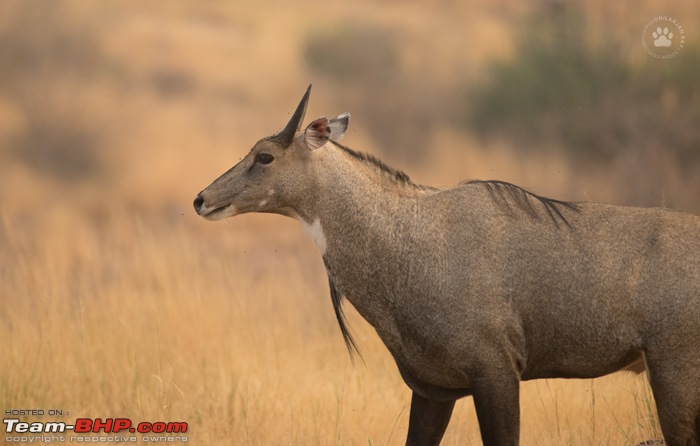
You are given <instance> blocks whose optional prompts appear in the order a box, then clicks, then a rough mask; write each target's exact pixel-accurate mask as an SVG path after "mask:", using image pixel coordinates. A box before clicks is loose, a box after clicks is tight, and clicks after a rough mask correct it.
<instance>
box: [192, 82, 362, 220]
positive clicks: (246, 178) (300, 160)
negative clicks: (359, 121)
mask: <svg viewBox="0 0 700 446" xmlns="http://www.w3.org/2000/svg"><path fill="white" fill-rule="evenodd" d="M310 93H311V86H310V85H309V88H308V89H307V90H306V93H305V94H304V96H303V97H302V98H301V102H299V105H298V106H297V109H296V110H295V111H294V114H293V115H292V117H291V119H290V120H289V122H288V123H287V125H286V126H285V127H284V128H283V129H282V130H281V131H280V132H278V133H277V134H275V135H272V136H269V137H267V138H263V139H261V140H260V141H258V142H257V143H256V144H255V145H254V146H253V148H252V149H251V150H250V153H248V155H246V157H245V158H243V159H242V160H241V161H240V162H239V163H238V164H236V165H235V166H233V167H232V168H231V169H229V170H228V171H227V172H226V173H224V174H223V175H221V176H220V177H219V178H217V179H216V180H215V181H214V182H213V183H212V184H210V185H209V186H208V187H207V188H206V189H204V190H203V191H202V192H200V193H199V195H197V197H196V198H195V199H194V209H195V210H196V211H197V213H198V214H199V215H201V216H202V217H205V218H207V219H209V220H221V219H223V218H227V217H232V216H234V215H238V214H243V213H246V212H270V213H279V214H284V215H289V216H295V215H294V214H295V210H294V206H293V205H294V203H298V202H299V200H301V199H303V198H304V197H307V196H308V195H309V193H310V191H311V190H312V189H313V187H314V171H315V169H314V167H313V164H314V163H315V162H316V161H317V158H319V156H320V155H319V154H318V153H317V152H320V151H318V150H317V149H319V148H321V147H323V146H324V145H325V144H326V143H327V142H328V140H329V139H333V140H335V141H338V140H340V138H342V136H343V134H344V133H345V130H346V129H347V127H348V123H349V121H350V115H349V114H348V113H343V114H341V115H340V116H338V117H336V118H333V119H327V118H326V117H321V118H319V119H316V120H315V121H313V122H312V123H311V124H309V126H308V127H307V128H306V130H304V132H303V133H300V130H301V126H302V124H303V120H304V115H305V114H306V106H307V104H308V102H309V94H310Z"/></svg>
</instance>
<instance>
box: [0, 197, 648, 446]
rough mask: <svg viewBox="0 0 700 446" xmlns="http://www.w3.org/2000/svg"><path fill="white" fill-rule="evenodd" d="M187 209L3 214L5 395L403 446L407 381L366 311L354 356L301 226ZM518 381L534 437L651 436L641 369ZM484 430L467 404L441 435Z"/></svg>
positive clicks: (243, 439)
mask: <svg viewBox="0 0 700 446" xmlns="http://www.w3.org/2000/svg"><path fill="white" fill-rule="evenodd" d="M192 219H193V217H192V218H191V217H189V216H186V217H180V218H175V219H174V221H168V222H164V221H153V220H147V219H143V218H139V217H135V216H133V215H128V216H127V215H123V214H120V213H116V214H113V215H108V216H106V217H105V219H104V221H102V222H99V223H98V224H94V223H89V222H87V221H86V220H85V219H84V218H83V217H82V216H80V215H75V214H74V213H73V212H70V211H67V210H61V209H58V210H55V211H51V212H48V213H47V215H45V216H44V217H43V218H42V219H41V220H21V219H15V218H13V217H11V216H9V215H7V214H4V215H3V216H2V223H1V225H0V246H2V247H3V249H2V255H1V257H0V266H1V267H2V282H1V285H0V293H1V294H2V296H3V299H2V301H1V303H0V345H3V348H2V350H0V363H2V364H4V365H9V366H5V367H3V368H2V371H0V401H1V402H2V408H3V409H6V408H44V409H51V408H58V409H63V410H64V411H69V412H70V414H71V416H70V417H68V420H70V419H72V417H73V416H81V417H82V416H87V417H90V416H92V417H103V418H104V417H110V416H112V417H113V416H126V417H130V418H132V419H133V420H135V421H136V420H151V421H156V420H166V421H174V420H184V421H187V422H188V423H189V424H190V430H189V434H190V438H191V440H192V441H194V442H195V443H196V444H252V445H269V444H304V445H306V444H319V445H327V444H400V443H401V442H402V441H403V440H404V438H405V434H406V429H407V422H408V419H407V418H408V404H409V400H410V393H409V391H408V389H407V388H406V387H405V385H404V384H403V383H402V382H401V379H400V377H399V375H398V372H397V370H396V368H395V365H394V364H393V361H392V359H391V357H390V356H389V354H388V353H387V352H386V350H385V349H384V347H383V346H382V345H381V343H380V341H379V340H378V338H377V336H376V334H374V333H373V331H372V329H371V328H370V327H368V326H367V324H366V323H364V322H363V321H362V320H361V319H360V318H359V317H358V316H357V315H356V314H355V313H351V317H350V319H351V324H352V328H353V330H354V331H355V332H356V333H357V337H358V340H359V343H360V346H361V350H362V353H363V355H364V359H365V363H362V362H359V363H358V364H357V365H356V366H354V367H353V366H352V364H351V362H350V360H349V358H348V356H347V353H346V351H345V349H344V346H343V344H342V340H341V337H340V334H339V331H338V329H337V327H336V326H335V321H334V319H333V315H332V310H331V305H330V302H329V298H328V290H327V287H326V284H325V277H324V275H323V274H324V273H323V268H322V264H321V262H320V259H318V258H317V256H318V255H317V253H316V252H315V250H314V248H313V247H312V246H311V244H310V243H309V242H308V241H306V240H304V239H303V236H302V234H301V231H299V228H297V227H296V224H295V223H293V222H291V221H286V220H284V219H282V218H277V219H276V218H273V217H267V218H265V217H242V218H240V219H238V221H233V222H232V223H230V224H220V225H210V224H201V225H200V224H199V223H198V222H196V221H194V222H193V221H192ZM270 220H272V221H270ZM260 225H264V226H267V227H266V228H264V229H263V230H260V229H258V228H259V226H260ZM522 388H523V393H522V397H521V400H522V424H523V427H522V438H523V443H524V444H536V445H562V444H571V445H591V444H596V445H607V444H610V445H620V444H633V443H634V442H635V441H641V440H644V439H649V438H655V437H658V432H657V430H656V425H655V422H654V419H653V417H652V415H651V409H650V408H649V405H650V404H651V402H650V396H649V393H648V388H647V386H646V381H645V379H644V378H642V377H633V376H631V375H615V376H611V377H608V378H604V379H601V380H597V381H561V380H551V381H538V382H530V383H524V384H523V386H522ZM478 438H479V437H478V428H477V423H476V419H475V414H474V408H473V404H472V401H471V400H470V399H465V400H464V401H462V402H460V403H459V405H458V408H457V410H456V413H455V416H454V419H453V421H452V423H451V426H450V429H449V432H448V434H447V437H446V440H445V444H448V445H450V444H478Z"/></svg>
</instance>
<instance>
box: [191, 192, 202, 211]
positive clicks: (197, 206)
mask: <svg viewBox="0 0 700 446" xmlns="http://www.w3.org/2000/svg"><path fill="white" fill-rule="evenodd" d="M193 204H194V210H195V211H197V213H199V210H200V209H202V205H203V204H204V198H202V196H201V195H197V197H196V198H195V199H194V203H193Z"/></svg>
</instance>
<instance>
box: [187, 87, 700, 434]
mask: <svg viewBox="0 0 700 446" xmlns="http://www.w3.org/2000/svg"><path fill="white" fill-rule="evenodd" d="M309 93H310V87H309V90H307V92H306V94H305V95H304V97H303V98H302V100H301V103H300V104H299V106H298V107H297V109H296V111H295V113H294V114H293V116H292V118H291V120H290V121H289V123H288V124H287V126H286V127H285V128H284V129H283V130H281V131H280V132H279V133H277V134H275V135H273V136H271V137H267V138H264V139H262V140H260V141H258V142H257V143H256V144H255V146H253V148H252V150H251V151H250V153H249V154H248V155H247V156H246V157H245V158H244V159H243V160H242V161H241V162H239V163H238V164H236V165H235V166H234V167H233V168H231V169H230V170H229V171H228V172H226V173H224V174H223V175H222V176H221V177H219V178H218V179H217V180H216V181H214V182H213V183H212V184H211V185H210V186H209V187H207V188H206V189H204V190H203V191H202V192H201V193H200V194H199V195H198V196H197V198H196V199H195V201H194V207H195V209H196V211H197V213H198V214H199V215H201V216H203V217H205V218H208V219H211V220H219V219H222V218H226V217H231V216H234V215H239V214H243V213H246V212H268V213H277V214H282V215H286V216H288V217H292V218H294V219H296V220H297V221H299V222H300V223H301V225H302V227H303V229H304V231H305V232H306V233H307V234H308V235H309V236H310V238H311V239H312V240H313V241H314V243H315V244H316V246H317V247H318V249H319V251H320V253H321V255H322V256H323V260H324V262H325V265H326V270H327V273H328V280H329V287H330V293H331V298H332V302H333V305H334V308H335V312H336V316H337V318H338V322H339V324H340V328H341V332H342V334H343V337H344V339H345V342H346V344H347V345H348V348H349V349H350V350H351V353H352V349H354V347H355V344H354V340H353V339H352V337H351V335H350V333H349V332H348V330H347V327H346V322H345V318H344V315H343V311H342V307H341V299H342V298H347V299H348V300H349V301H350V302H351V303H352V304H353V306H354V307H355V308H356V309H357V311H358V312H359V313H360V314H361V315H362V316H363V317H364V318H365V319H366V320H367V321H368V322H369V323H370V324H371V325H372V326H373V327H374V328H375V329H376V331H377V333H378V335H379V337H380V338H381V339H382V341H383V342H384V344H385V345H386V346H387V348H388V349H389V351H390V352H391V354H392V355H393V357H394V359H395V360H396V364H397V366H398V369H399V372H400V373H401V376H402V377H403V379H404V380H405V382H406V384H407V385H408V386H409V387H410V388H411V390H412V391H413V396H412V401H411V412H410V421H409V429H408V439H407V444H412V445H434V444H435V445H436V444H439V442H440V440H441V439H442V436H443V434H444V432H445V429H446V427H447V424H448V422H449V419H450V416H451V414H452V409H453V407H454V403H455V401H456V400H457V399H459V398H462V397H465V396H468V395H472V396H473V397H474V404H475V406H476V412H477V417H478V420H479V427H480V430H481V437H482V439H483V442H484V444H485V445H499V446H501V445H517V444H518V442H519V401H518V399H519V382H520V381H522V380H530V379H538V378H592V377H597V376H602V375H605V374H608V373H612V372H615V371H618V370H623V369H629V370H635V371H637V372H639V371H642V370H644V368H645V366H646V369H647V370H648V372H649V380H650V383H651V386H652V389H653V393H654V397H655V399H656V404H657V408H658V413H659V419H660V424H661V428H662V431H663V434H664V437H665V439H666V442H667V444H668V445H670V446H689V445H694V446H698V445H700V218H699V217H697V216H694V215H690V214H685V213H681V212H674V211H671V210H668V209H643V208H633V207H622V206H610V205H604V204H597V203H569V202H564V201H558V200H552V199H548V198H544V197H541V196H538V195H535V194H532V193H530V192H528V191H526V190H524V189H522V188H520V187H517V186H515V185H512V184H509V183H505V182H499V181H471V182H465V183H461V184H459V185H458V186H456V187H454V188H451V189H445V190H441V189H436V188H433V187H428V186H422V185H419V184H416V183H414V182H413V181H411V180H410V178H409V177H408V176H407V175H406V174H404V173H403V172H400V171H398V170H395V169H392V168H390V167H388V166H386V165H385V164H383V163H382V162H381V161H379V160H378V159H376V158H373V157H372V156H369V155H366V154H363V153H360V152H356V151H354V150H352V149H350V148H348V147H345V146H343V145H341V144H340V143H339V142H338V141H339V140H340V139H341V138H342V136H343V134H344V133H345V130H346V129H347V126H348V123H349V115H348V114H347V113H345V114H342V115H340V116H338V117H336V118H333V119H327V118H325V117H322V118H319V119H316V120H315V121H313V122H311V123H310V124H309V125H308V126H307V127H306V128H305V130H304V131H301V128H302V122H303V117H304V114H305V110H306V106H307V103H308V99H309Z"/></svg>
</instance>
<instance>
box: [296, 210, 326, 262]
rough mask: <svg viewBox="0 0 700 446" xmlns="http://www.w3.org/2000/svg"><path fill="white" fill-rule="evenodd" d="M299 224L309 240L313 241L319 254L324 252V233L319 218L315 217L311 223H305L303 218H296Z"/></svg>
mask: <svg viewBox="0 0 700 446" xmlns="http://www.w3.org/2000/svg"><path fill="white" fill-rule="evenodd" d="M296 219H297V220H298V221H299V223H300V224H301V229H302V230H303V231H304V234H306V235H307V236H308V237H309V238H310V239H311V241H313V242H314V245H316V248H318V250H319V251H320V252H321V255H324V254H325V253H326V234H324V233H323V228H322V227H321V220H319V219H318V218H316V219H315V220H314V222H313V223H311V224H309V223H307V222H306V221H305V220H304V219H303V218H301V217H297V218H296Z"/></svg>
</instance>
